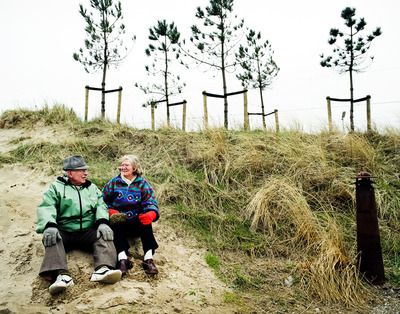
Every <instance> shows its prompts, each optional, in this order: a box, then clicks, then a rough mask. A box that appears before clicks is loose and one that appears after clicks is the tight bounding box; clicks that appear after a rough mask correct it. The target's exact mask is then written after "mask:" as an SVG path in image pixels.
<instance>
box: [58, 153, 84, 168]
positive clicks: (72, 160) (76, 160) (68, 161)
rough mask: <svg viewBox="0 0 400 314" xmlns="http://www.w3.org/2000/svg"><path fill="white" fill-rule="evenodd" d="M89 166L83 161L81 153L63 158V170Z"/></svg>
mask: <svg viewBox="0 0 400 314" xmlns="http://www.w3.org/2000/svg"><path fill="white" fill-rule="evenodd" d="M88 168H89V166H88V165H86V164H85V162H84V161H83V157H82V156H81V155H72V156H69V157H67V158H65V159H64V167H63V170H65V171H67V170H84V169H88Z"/></svg>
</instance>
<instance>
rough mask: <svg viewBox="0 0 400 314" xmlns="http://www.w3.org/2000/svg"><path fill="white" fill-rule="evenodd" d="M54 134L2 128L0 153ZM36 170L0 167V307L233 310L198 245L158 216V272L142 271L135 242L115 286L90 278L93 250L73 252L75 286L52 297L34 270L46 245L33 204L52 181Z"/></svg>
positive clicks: (11, 309) (5, 310) (26, 309)
mask: <svg viewBox="0 0 400 314" xmlns="http://www.w3.org/2000/svg"><path fill="white" fill-rule="evenodd" d="M55 132H56V131H54V130H46V129H44V128H41V129H40V130H36V131H35V132H33V131H31V132H30V133H29V134H27V133H26V131H22V130H18V129H11V130H2V129H0V147H1V148H0V152H1V153H3V154H4V153H7V151H9V150H10V149H12V148H14V147H15V145H16V144H13V143H12V142H11V141H12V139H18V138H21V137H27V138H28V140H29V141H35V140H38V138H39V139H40V140H51V139H55V138H60V134H55ZM61 137H62V135H61ZM42 170H43V169H40V167H38V168H29V167H26V166H21V165H5V166H0V215H1V219H0V278H1V285H0V313H114V312H115V313H116V312H119V313H123V312H137V313H171V312H176V313H196V312H203V313H234V312H236V310H237V309H235V308H234V307H233V306H232V305H229V304H226V303H224V302H223V294H224V292H225V291H228V290H229V289H228V288H227V287H226V286H225V285H224V284H223V283H222V282H220V281H219V280H218V279H217V278H216V277H215V275H214V273H213V271H212V269H210V268H209V267H208V266H207V264H206V263H205V261H204V251H203V250H202V249H200V248H198V247H197V246H196V243H195V242H194V241H193V240H192V239H188V238H185V237H183V236H182V234H179V232H177V231H176V230H173V229H172V228H171V227H169V226H168V225H167V224H166V223H165V222H164V221H163V220H162V219H160V220H159V221H158V222H157V223H155V224H154V229H155V234H156V238H157V240H158V242H159V245H160V248H159V249H158V250H157V253H156V255H155V256H154V258H155V262H156V265H157V266H158V268H159V271H160V274H159V275H157V276H155V277H152V276H147V275H146V274H144V272H143V271H142V269H141V267H140V262H141V259H142V252H141V249H140V245H139V243H136V245H135V243H134V246H133V247H132V248H131V249H130V251H129V255H130V258H131V260H132V261H133V262H134V268H133V269H132V270H131V271H130V272H129V273H128V274H127V275H126V276H125V277H124V278H123V280H122V281H120V282H118V283H116V284H114V285H105V284H101V283H91V282H90V281H89V278H90V275H91V273H92V271H93V270H92V258H91V255H90V254H87V253H82V252H71V253H70V254H69V255H68V263H69V267H70V270H71V273H72V276H73V279H74V282H75V286H74V287H71V288H70V289H68V290H67V292H65V293H64V294H61V295H59V296H51V295H50V294H49V293H48V286H49V283H48V282H47V281H45V280H44V279H42V278H39V277H38V275H37V273H38V269H39V267H40V263H41V261H42V256H43V253H44V249H43V246H42V243H41V235H39V234H36V233H35V223H36V208H37V205H38V204H39V203H40V202H41V197H42V194H43V192H44V191H45V190H46V188H47V186H48V184H50V183H51V182H52V181H53V180H54V179H55V178H54V177H48V176H46V174H45V172H44V171H42ZM89 177H90V173H89Z"/></svg>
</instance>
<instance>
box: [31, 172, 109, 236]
mask: <svg viewBox="0 0 400 314" xmlns="http://www.w3.org/2000/svg"><path fill="white" fill-rule="evenodd" d="M108 219H109V214H108V207H107V205H106V204H105V203H104V201H103V198H102V196H101V192H100V190H99V189H98V188H97V186H96V185H95V184H92V183H91V182H90V181H89V180H86V182H85V183H84V184H83V185H82V186H81V188H80V189H79V190H78V189H77V188H76V187H75V186H74V185H72V184H70V183H69V182H68V179H67V178H66V177H62V178H61V177H58V178H57V180H56V181H55V182H53V183H51V184H50V186H49V188H48V189H47V191H46V192H45V193H44V194H43V201H42V203H41V204H40V205H39V207H38V209H37V228H36V232H38V233H42V232H43V231H44V230H45V229H46V228H48V227H57V228H58V229H60V230H64V231H68V232H75V231H84V230H88V229H91V228H97V226H98V225H99V224H100V223H106V224H109V221H108Z"/></svg>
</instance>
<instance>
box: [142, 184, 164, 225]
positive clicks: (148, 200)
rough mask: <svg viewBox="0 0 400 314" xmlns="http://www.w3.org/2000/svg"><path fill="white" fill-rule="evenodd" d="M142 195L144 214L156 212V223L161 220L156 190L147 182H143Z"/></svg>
mask: <svg viewBox="0 0 400 314" xmlns="http://www.w3.org/2000/svg"><path fill="white" fill-rule="evenodd" d="M142 193H143V194H142V208H143V212H144V213H147V212H149V211H154V212H155V213H156V214H157V215H156V218H155V219H154V222H155V221H157V220H158V219H159V218H160V212H159V208H158V204H157V199H156V196H155V193H154V190H153V188H152V187H151V186H150V184H149V183H148V182H147V181H146V180H143V186H142Z"/></svg>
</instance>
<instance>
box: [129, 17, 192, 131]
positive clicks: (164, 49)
mask: <svg viewBox="0 0 400 314" xmlns="http://www.w3.org/2000/svg"><path fill="white" fill-rule="evenodd" d="M149 33H150V34H149V39H150V41H151V43H150V44H149V46H148V48H147V49H146V51H145V52H146V55H147V56H148V57H153V63H152V66H151V68H150V67H149V66H148V65H146V71H147V73H148V75H153V76H154V77H155V78H160V77H161V78H162V82H161V83H160V84H155V83H154V84H152V85H148V86H142V85H139V84H138V83H136V84H135V86H136V87H138V88H140V89H141V90H142V91H143V92H144V93H145V94H153V95H157V94H158V95H160V96H161V100H158V101H157V102H164V101H165V102H166V104H167V125H168V127H169V126H170V113H169V98H170V96H172V95H176V94H178V93H181V92H182V89H183V87H184V86H185V83H183V84H179V81H180V77H179V76H178V75H174V74H173V73H172V72H171V71H170V65H171V62H172V60H173V59H172V58H175V59H179V58H180V54H179V49H178V45H179V39H180V35H181V34H180V33H179V32H178V28H177V27H176V26H175V24H174V23H173V22H172V23H170V24H168V23H167V22H166V21H165V20H163V21H158V22H157V25H156V26H153V27H151V28H150V29H149ZM153 43H154V44H153ZM160 74H161V76H160Z"/></svg>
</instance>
